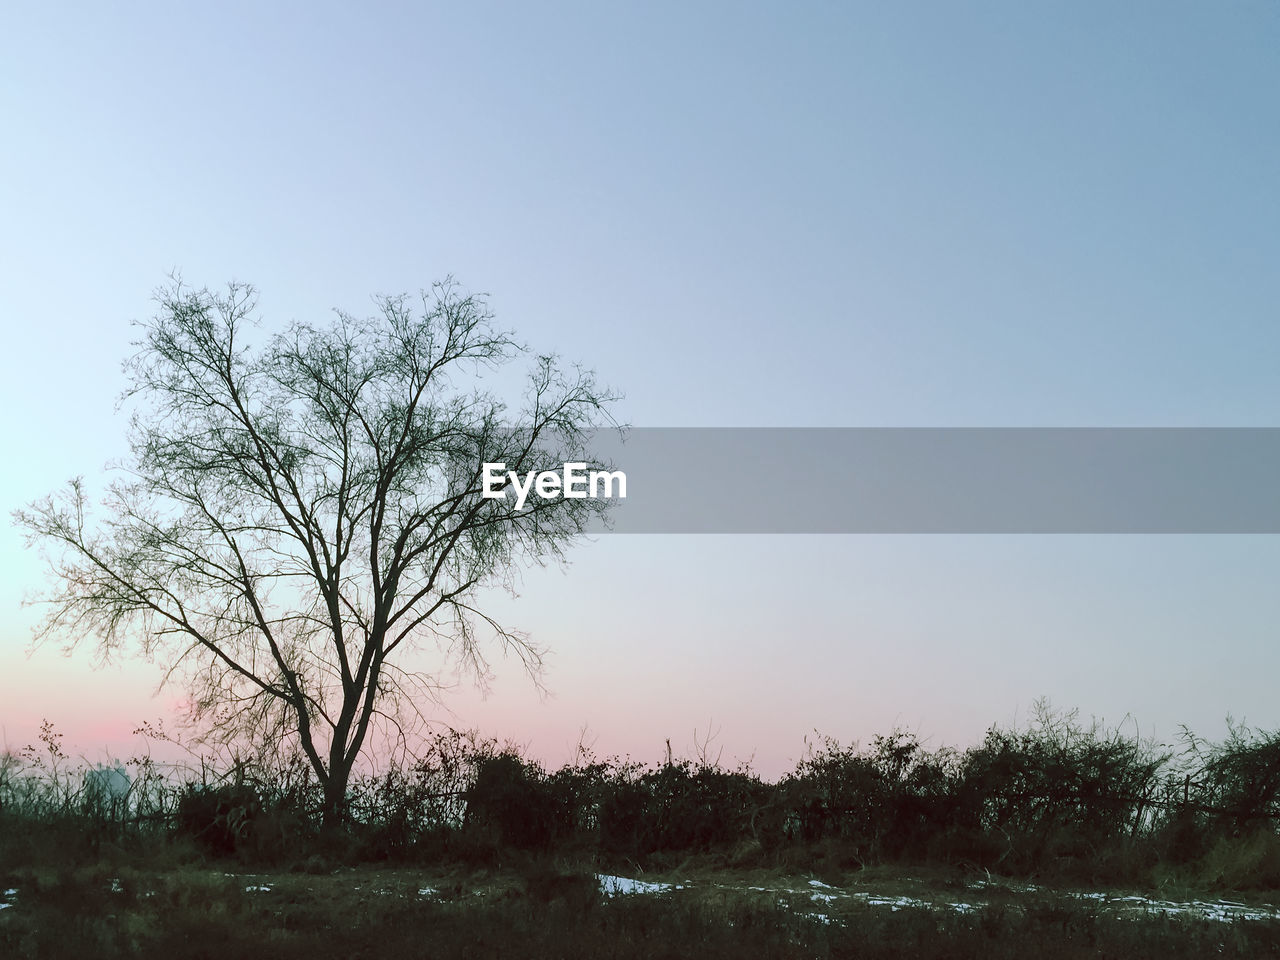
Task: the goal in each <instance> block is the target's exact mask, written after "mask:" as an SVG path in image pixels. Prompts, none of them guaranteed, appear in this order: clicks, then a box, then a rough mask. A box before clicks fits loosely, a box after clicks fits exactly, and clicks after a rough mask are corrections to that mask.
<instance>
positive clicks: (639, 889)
mask: <svg viewBox="0 0 1280 960" xmlns="http://www.w3.org/2000/svg"><path fill="white" fill-rule="evenodd" d="M596 882H597V883H599V884H600V892H601V893H603V894H606V895H607V896H610V897H613V896H617V895H618V894H632V893H667V892H669V891H671V890H679V889H680V887H679V886H678V885H672V884H670V883H650V882H649V881H647V880H631V879H628V878H627V877H612V876H609V875H608V874H605V873H597V874H596Z"/></svg>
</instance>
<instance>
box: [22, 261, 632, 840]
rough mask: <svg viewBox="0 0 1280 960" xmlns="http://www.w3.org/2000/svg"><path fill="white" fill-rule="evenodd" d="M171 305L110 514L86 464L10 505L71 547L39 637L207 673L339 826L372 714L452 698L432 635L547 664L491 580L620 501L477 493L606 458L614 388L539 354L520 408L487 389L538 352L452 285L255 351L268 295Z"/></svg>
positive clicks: (460, 647) (299, 327)
mask: <svg viewBox="0 0 1280 960" xmlns="http://www.w3.org/2000/svg"><path fill="white" fill-rule="evenodd" d="M157 303H158V304H159V309H158V311H157V314H156V316H155V317H154V318H153V319H152V320H150V321H148V322H146V323H143V324H142V325H141V326H142V329H143V337H142V339H141V340H140V342H139V343H138V344H137V346H138V348H139V352H138V353H137V354H136V356H134V357H133V358H132V359H131V360H130V361H128V362H127V364H126V370H127V372H128V373H129V375H130V379H131V386H130V388H129V389H128V390H127V391H126V393H125V399H126V400H128V401H130V402H133V403H135V404H136V409H135V412H134V414H133V416H132V419H131V427H130V442H131V447H132V456H131V457H130V458H129V459H128V460H127V461H126V462H125V463H124V464H123V465H122V466H121V467H120V469H121V470H122V472H123V476H122V478H121V479H117V480H116V481H115V482H113V483H112V484H111V485H110V486H109V488H108V494H107V496H106V498H105V500H104V502H103V505H104V506H105V508H106V516H105V518H104V519H102V520H101V521H100V522H98V523H96V524H94V523H91V522H90V519H89V517H88V508H87V497H86V494H85V491H84V489H83V484H82V482H81V481H80V480H76V481H73V482H72V483H71V484H70V485H69V488H68V489H67V490H65V491H63V492H62V493H60V494H58V495H56V496H50V497H46V498H44V499H42V500H40V501H37V502H35V503H33V504H31V505H30V506H29V507H28V508H27V509H25V510H20V511H16V512H15V514H14V518H15V521H16V522H17V523H18V524H19V525H20V526H22V527H24V528H25V530H26V532H27V538H28V541H29V542H38V543H40V544H42V545H43V546H45V547H52V548H53V549H51V550H49V551H48V556H49V559H50V565H51V568H52V572H53V578H52V581H53V583H54V584H55V586H54V587H53V588H52V589H51V591H50V593H49V594H48V596H47V597H45V598H44V599H45V600H47V601H48V602H49V604H50V606H49V613H48V615H47V617H46V618H45V620H44V621H43V623H42V624H41V625H40V627H39V628H38V629H37V633H36V637H37V642H38V641H40V640H42V639H45V638H49V637H53V636H59V637H66V638H69V640H70V643H71V645H75V644H78V643H81V642H82V641H89V642H91V643H93V644H94V645H95V646H96V647H97V650H98V652H99V654H100V655H101V656H103V657H106V656H109V655H111V654H113V653H114V652H116V651H117V650H119V649H121V648H122V647H123V646H124V645H125V644H126V643H129V642H132V641H135V640H136V641H137V642H138V643H139V645H140V648H141V651H142V652H143V654H144V655H146V656H148V657H154V658H156V659H157V660H158V661H159V662H161V663H162V664H165V665H166V666H167V668H168V672H167V674H166V677H167V678H171V677H176V678H180V679H182V680H184V681H185V682H186V683H187V684H188V685H189V689H190V690H191V692H192V710H193V716H194V718H195V719H196V720H198V721H199V722H200V723H201V724H202V727H203V729H205V730H206V732H207V735H211V736H215V737H222V738H225V739H232V738H236V737H241V736H244V735H245V734H246V733H250V732H252V733H255V734H257V735H258V736H259V737H260V736H261V735H262V733H263V732H264V731H266V732H267V733H268V735H269V736H270V737H275V738H276V742H288V741H290V740H292V741H293V742H296V745H297V746H298V747H300V748H301V750H302V751H303V752H304V753H305V754H306V757H307V758H308V760H309V761H310V764H311V766H312V768H313V769H314V771H315V774H316V776H317V777H318V779H319V781H320V784H321V785H322V788H323V791H324V797H325V810H324V822H325V825H326V826H327V827H333V826H335V825H338V824H340V823H341V822H342V819H343V817H344V815H345V805H346V791H347V785H348V781H349V778H350V775H351V771H352V768H353V765H354V764H355V763H356V761H357V758H358V757H359V756H360V755H361V751H362V750H363V749H364V748H365V747H366V745H367V743H368V737H369V734H370V727H371V724H372V723H374V721H375V719H376V718H379V717H383V718H390V719H392V720H395V718H397V717H403V716H405V711H406V710H408V711H410V712H411V713H412V712H413V711H419V710H420V708H421V705H422V702H423V699H424V698H426V697H429V696H430V695H431V694H432V690H433V684H434V683H435V681H436V680H437V679H438V678H437V675H436V674H435V673H434V672H433V671H432V670H429V669H425V668H422V667H421V666H417V667H415V666H414V664H413V663H412V658H411V657H410V656H409V655H410V654H411V653H413V651H415V650H419V651H420V650H421V649H422V648H424V647H426V646H429V645H432V644H434V645H436V646H437V647H438V648H439V650H440V651H442V652H443V654H444V655H445V657H446V658H447V660H448V662H450V663H453V664H455V665H456V664H462V665H465V666H470V667H471V668H474V669H475V670H476V671H477V675H478V676H479V675H482V674H483V673H484V671H485V669H486V667H485V660H484V657H483V651H482V642H483V641H484V639H485V637H484V634H486V633H492V634H493V636H494V637H495V638H496V639H497V641H498V642H499V643H500V645H502V646H503V647H505V648H506V649H507V650H509V651H513V652H514V653H515V654H517V655H519V657H520V658H522V660H523V662H524V664H525V666H526V667H528V668H529V670H530V671H531V672H532V673H534V674H535V675H536V673H537V671H538V668H539V665H540V658H539V651H538V649H537V648H536V647H535V646H534V645H533V644H532V643H531V642H530V640H529V638H528V637H527V636H526V635H524V634H522V633H519V632H516V631H513V630H509V629H507V628H505V627H503V626H501V625H500V624H499V623H497V622H496V621H495V620H494V619H493V617H492V616H490V615H487V614H486V613H485V612H484V611H483V610H481V609H480V608H479V606H478V605H477V603H478V601H477V597H478V596H481V594H479V593H478V591H479V590H481V589H482V588H483V587H485V586H486V585H489V584H493V583H505V584H506V585H507V586H508V587H510V585H511V577H512V575H513V573H514V572H515V571H517V570H518V569H519V568H520V567H521V566H522V565H524V564H527V563H530V562H536V563H542V562H546V561H547V560H548V559H561V558H562V557H563V551H564V549H565V548H566V546H567V545H569V544H570V543H571V542H573V541H574V540H575V538H577V537H578V536H579V535H580V534H581V533H582V532H583V531H584V529H585V525H586V524H587V522H588V521H589V520H590V519H591V518H592V516H593V515H595V514H598V513H601V512H603V511H606V510H607V509H608V502H607V501H603V500H595V499H590V498H582V499H567V498H556V499H543V498H539V497H531V498H529V500H528V502H527V503H526V504H525V505H524V507H523V509H521V510H517V509H516V508H515V500H514V498H513V497H506V498H505V499H493V498H484V497H482V496H481V489H482V487H481V484H482V471H481V464H482V463H484V462H497V461H502V462H505V463H506V464H507V466H508V469H511V470H518V471H522V472H523V471H528V470H542V469H552V468H556V467H559V466H561V465H562V464H563V463H564V462H566V461H584V462H587V463H590V464H594V461H593V460H592V459H591V457H590V456H589V455H588V451H587V450H586V449H585V447H586V444H587V440H588V438H589V436H590V430H591V428H592V427H594V426H596V425H599V424H602V423H607V424H613V420H612V418H611V416H610V414H609V407H610V405H611V403H612V402H613V401H614V400H615V399H616V397H615V396H613V395H611V394H610V392H609V391H608V390H607V389H604V388H602V387H600V386H598V385H597V383H596V381H595V378H594V376H593V375H592V374H591V373H589V372H584V371H582V370H581V369H578V368H572V369H570V370H568V371H566V370H563V369H562V368H561V367H560V366H559V365H558V363H557V361H556V360H555V359H554V358H552V357H538V358H537V359H536V361H535V362H534V364H533V369H532V372H531V374H530V377H529V380H528V384H527V387H526V389H525V392H524V397H523V402H522V406H521V407H520V409H518V410H509V409H508V408H507V407H506V406H505V405H504V404H503V403H502V402H500V401H499V400H498V399H497V398H496V397H495V396H494V395H493V394H492V393H489V392H485V391H484V390H482V389H481V386H482V385H483V382H484V377H485V375H486V374H491V373H493V372H494V371H496V370H498V369H499V368H502V367H503V366H504V365H506V364H507V363H508V362H510V361H512V360H514V359H515V358H516V357H517V356H519V355H520V354H521V353H523V352H524V348H522V347H520V346H519V345H518V344H517V343H516V342H515V341H514V340H513V339H512V335H511V334H510V333H509V332H507V331H503V330H501V329H499V328H497V327H496V326H495V324H494V322H493V317H492V315H491V314H490V312H489V311H488V309H487V307H486V304H485V301H484V300H483V298H481V297H477V296H472V295H466V294H464V293H463V292H462V291H460V290H459V288H458V287H457V286H456V285H455V284H454V283H453V282H452V281H446V282H444V283H439V284H436V285H435V286H434V287H433V288H432V290H431V291H429V292H426V293H424V294H423V295H422V297H421V300H420V301H418V300H411V299H409V298H407V297H387V298H379V299H378V300H377V304H378V312H377V315H375V316H374V317H373V318H372V319H369V320H363V321H361V320H357V319H355V318H353V317H351V316H348V315H346V314H343V313H338V315H337V319H336V320H335V321H334V322H333V323H332V324H330V325H328V326H324V327H315V326H311V325H307V324H300V323H298V324H294V325H292V326H291V327H290V328H289V329H288V330H287V331H286V332H285V333H282V334H278V335H275V336H273V337H270V338H267V340H266V342H265V344H263V345H262V346H261V347H258V348H254V347H253V346H251V345H250V344H249V342H248V340H247V337H248V335H249V334H250V332H251V330H252V329H253V327H254V326H255V325H256V323H257V321H256V319H255V316H254V314H255V310H256V297H255V293H254V290H253V288H252V287H249V286H246V285H242V284H231V285H229V286H228V288H227V291H226V293H225V294H222V293H213V292H210V291H209V290H208V289H202V290H193V289H191V288H188V287H185V286H184V285H183V284H182V283H181V281H178V280H175V281H174V282H173V283H172V284H171V285H170V286H168V287H166V288H164V289H163V290H161V291H160V293H159V294H158V296H157ZM601 466H603V465H601ZM406 663H407V665H406ZM418 715H419V716H421V714H420V713H419V714H418Z"/></svg>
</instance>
